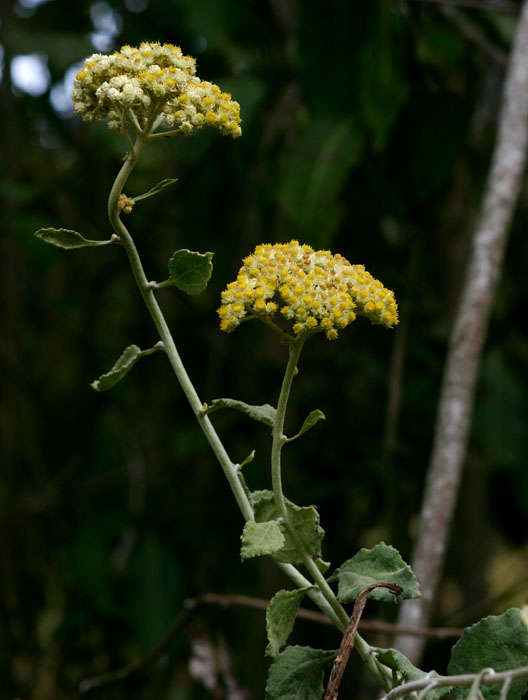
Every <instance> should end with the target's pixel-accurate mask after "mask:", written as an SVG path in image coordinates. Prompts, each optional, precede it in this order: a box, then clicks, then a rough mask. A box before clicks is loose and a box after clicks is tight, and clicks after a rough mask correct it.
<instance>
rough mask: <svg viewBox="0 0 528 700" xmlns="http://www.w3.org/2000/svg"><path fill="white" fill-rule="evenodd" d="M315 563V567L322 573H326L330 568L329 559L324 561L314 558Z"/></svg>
mask: <svg viewBox="0 0 528 700" xmlns="http://www.w3.org/2000/svg"><path fill="white" fill-rule="evenodd" d="M315 563H316V564H317V568H318V569H319V571H320V572H321V573H322V574H326V572H327V571H328V569H329V568H330V566H331V564H330V562H329V561H324V559H321V558H319V559H316V560H315Z"/></svg>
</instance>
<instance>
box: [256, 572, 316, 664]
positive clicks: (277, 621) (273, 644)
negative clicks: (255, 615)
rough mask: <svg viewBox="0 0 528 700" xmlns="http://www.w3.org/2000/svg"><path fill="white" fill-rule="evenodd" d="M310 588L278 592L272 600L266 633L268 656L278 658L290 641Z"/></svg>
mask: <svg viewBox="0 0 528 700" xmlns="http://www.w3.org/2000/svg"><path fill="white" fill-rule="evenodd" d="M310 588H311V586H307V587H305V588H297V589H296V590H293V591H278V592H277V593H275V595H274V596H273V598H272V599H271V601H270V604H269V605H268V608H267V610H266V632H267V634H268V642H269V643H268V646H267V647H266V654H267V655H268V656H277V654H278V653H279V651H280V648H281V647H282V646H284V645H285V644H286V642H287V641H288V637H289V636H290V634H291V631H292V629H293V625H294V624H295V618H296V616H297V610H298V609H299V605H300V604H301V600H302V599H303V597H304V594H305V593H306V591H309V590H310Z"/></svg>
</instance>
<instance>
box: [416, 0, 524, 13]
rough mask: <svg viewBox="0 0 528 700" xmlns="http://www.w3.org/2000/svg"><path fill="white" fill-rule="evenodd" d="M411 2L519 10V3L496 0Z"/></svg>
mask: <svg viewBox="0 0 528 700" xmlns="http://www.w3.org/2000/svg"><path fill="white" fill-rule="evenodd" d="M412 1H413V2H425V3H431V4H432V5H446V6H450V7H457V6H458V7H471V8H473V9H475V10H496V11H497V12H519V9H520V5H518V4H517V3H515V2H508V0H502V2H500V1H499V2H496V1H495V0H412Z"/></svg>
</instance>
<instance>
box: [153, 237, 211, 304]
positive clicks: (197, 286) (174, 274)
mask: <svg viewBox="0 0 528 700" xmlns="http://www.w3.org/2000/svg"><path fill="white" fill-rule="evenodd" d="M213 255H214V253H195V252H193V251H191V250H187V249H185V248H184V249H183V250H177V251H176V252H175V253H174V255H173V256H172V258H171V259H170V260H169V279H168V280H165V281H164V282H160V283H159V284H158V287H178V289H181V291H182V292H185V293H186V294H199V293H200V292H203V290H204V289H205V288H206V287H207V283H208V282H209V280H210V279H211V275H212V272H213V263H212V259H213Z"/></svg>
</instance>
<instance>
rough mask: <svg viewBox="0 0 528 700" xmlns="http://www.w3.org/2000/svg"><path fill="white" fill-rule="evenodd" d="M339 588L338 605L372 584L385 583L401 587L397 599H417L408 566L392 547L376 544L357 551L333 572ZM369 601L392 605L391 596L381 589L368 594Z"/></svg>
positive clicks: (414, 580) (417, 588)
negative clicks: (379, 601) (370, 547)
mask: <svg viewBox="0 0 528 700" xmlns="http://www.w3.org/2000/svg"><path fill="white" fill-rule="evenodd" d="M336 574H337V578H338V582H339V588H338V594H337V597H338V599H339V600H340V601H341V602H342V603H350V602H352V601H353V600H355V599H356V597H357V596H358V595H359V593H361V591H362V590H363V589H364V588H366V587H367V586H370V585H371V584H373V583H379V582H382V581H386V582H387V583H397V584H398V585H399V586H401V587H402V589H403V592H402V594H401V596H399V597H401V598H419V597H420V595H421V593H420V586H419V584H418V581H417V580H416V576H415V575H414V574H413V572H412V569H411V567H410V566H409V565H408V564H406V563H405V562H404V561H403V559H402V558H401V556H400V553H399V552H398V550H397V549H394V547H391V546H390V545H386V544H385V543H384V542H380V544H377V545H376V546H375V547H373V548H372V549H360V550H359V552H358V553H357V554H356V555H355V556H353V557H352V559H349V560H348V561H346V562H345V563H344V564H342V566H340V567H339V569H338V570H337V571H336ZM370 597H371V599H372V600H382V601H385V602H394V600H395V599H394V596H393V595H392V594H391V593H390V592H389V591H388V590H385V589H384V588H376V589H375V590H373V591H372V593H371V594H370Z"/></svg>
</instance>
